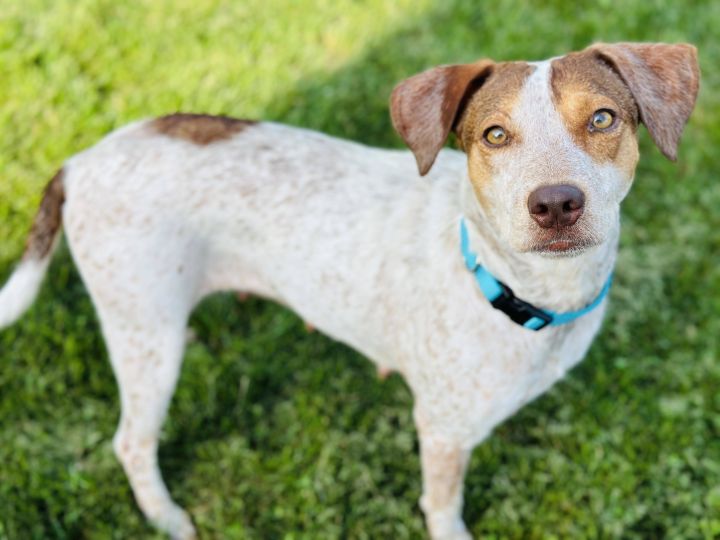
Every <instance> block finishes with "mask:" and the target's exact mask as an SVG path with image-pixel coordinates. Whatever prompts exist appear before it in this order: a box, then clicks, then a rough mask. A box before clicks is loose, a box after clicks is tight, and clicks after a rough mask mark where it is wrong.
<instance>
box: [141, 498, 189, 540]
mask: <svg viewBox="0 0 720 540" xmlns="http://www.w3.org/2000/svg"><path fill="white" fill-rule="evenodd" d="M152 521H153V522H154V523H155V526H156V527H157V528H158V529H161V530H163V531H165V532H166V533H167V534H168V535H169V536H170V538H172V540H197V537H198V536H197V532H196V531H195V527H194V526H193V524H192V520H191V519H190V516H189V515H188V514H187V512H185V510H183V509H182V508H180V507H179V506H175V505H173V506H172V507H171V508H169V509H167V510H166V511H165V512H163V513H162V515H161V516H159V517H153V518H152Z"/></svg>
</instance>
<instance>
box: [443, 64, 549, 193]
mask: <svg viewBox="0 0 720 540" xmlns="http://www.w3.org/2000/svg"><path fill="white" fill-rule="evenodd" d="M535 69H536V68H535V67H533V66H531V65H530V64H527V63H525V62H505V63H501V64H496V65H495V66H494V67H493V70H492V73H491V74H490V76H489V77H488V78H487V79H486V80H485V81H484V83H483V85H482V86H481V87H480V88H479V89H478V90H477V91H476V92H475V93H474V94H473V95H472V96H470V97H469V98H468V100H467V106H466V107H465V109H464V111H463V113H462V116H461V117H460V119H459V120H458V122H457V125H456V126H455V133H456V134H457V137H458V142H459V143H460V146H461V147H462V148H463V150H465V153H466V154H467V156H468V170H469V175H470V181H471V182H472V185H473V189H474V191H475V194H476V196H477V198H478V201H479V202H480V204H482V205H483V206H484V205H486V204H489V201H487V200H486V197H485V196H484V195H483V186H484V185H485V184H487V183H488V181H489V179H490V178H492V176H493V167H492V164H491V162H490V156H491V154H492V153H493V152H496V151H497V149H491V148H488V147H487V146H485V145H484V144H483V142H482V136H483V132H484V131H485V130H486V129H487V128H488V127H491V126H492V125H494V124H498V125H503V127H505V128H506V129H508V130H510V128H511V126H510V125H508V123H509V119H510V114H511V112H512V109H513V107H514V106H515V103H516V102H517V100H518V98H519V95H520V90H521V89H522V87H523V86H524V85H525V81H527V79H528V77H529V76H530V74H532V72H533V71H535ZM515 136H516V137H517V136H519V134H517V133H515Z"/></svg>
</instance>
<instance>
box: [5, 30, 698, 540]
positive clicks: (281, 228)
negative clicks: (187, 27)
mask: <svg viewBox="0 0 720 540" xmlns="http://www.w3.org/2000/svg"><path fill="white" fill-rule="evenodd" d="M698 87H699V68H698V64H697V53H696V49H695V48H694V47H693V46H691V45H687V44H654V43H639V44H633V43H618V44H595V45H592V46H590V47H589V48H587V49H585V50H583V51H580V52H576V53H570V54H567V55H565V56H561V57H556V58H552V59H550V60H546V61H541V62H518V61H513V62H505V63H498V62H494V61H491V60H480V61H477V62H475V63H470V64H461V65H447V66H440V67H435V68H432V69H429V70H427V71H424V72H422V73H420V74H418V75H415V76H412V77H410V78H408V79H407V80H404V81H402V82H401V83H399V84H398V85H397V86H396V87H395V89H394V90H393V92H392V96H391V100H390V112H391V117H392V121H393V125H394V127H395V129H396V130H397V132H398V133H399V135H400V136H401V137H402V139H403V140H404V141H405V143H406V144H407V145H408V146H409V148H410V152H408V151H407V150H386V149H378V148H370V147H367V146H364V145H361V144H357V143H354V142H349V141H345V140H340V139H337V138H333V137H329V136H326V135H324V134H321V133H317V132H313V131H309V130H304V129H300V128H294V127H288V126H284V125H280V124H275V123H268V122H253V121H245V120H237V119H232V118H227V117H221V116H209V115H196V114H181V113H176V114H172V115H169V116H164V117H160V118H156V119H151V120H145V121H140V122H137V123H134V124H131V125H129V126H126V127H124V128H121V129H119V130H117V131H115V132H113V133H111V134H110V135H109V136H107V137H106V138H104V139H103V140H102V141H100V142H99V143H98V144H97V145H95V146H93V147H92V148H90V149H88V150H85V151H83V152H81V153H79V154H77V155H75V156H73V157H71V158H70V159H68V160H67V161H66V162H65V164H64V165H63V167H62V168H61V169H60V171H59V172H58V173H57V174H56V175H55V176H54V178H53V179H52V180H51V181H50V183H49V184H48V186H47V188H46V189H45V192H44V196H43V198H42V202H41V204H40V209H39V211H38V214H37V216H36V218H35V221H34V223H33V226H32V230H31V232H30V234H29V237H28V241H27V246H26V249H25V253H24V255H23V258H22V260H21V262H20V263H19V265H18V266H17V268H16V269H15V270H14V272H13V273H12V274H11V276H10V278H9V281H8V282H7V284H6V285H5V287H4V288H3V289H2V291H1V292H0V328H2V327H4V326H7V325H9V324H11V323H12V322H14V321H15V320H17V319H18V318H19V317H20V316H21V314H22V313H23V312H24V311H26V309H27V308H28V307H29V306H30V304H31V303H32V302H33V300H34V298H35V297H36V295H37V292H38V289H39V287H40V284H41V281H42V279H43V276H44V274H45V273H46V270H47V268H48V264H49V261H50V259H51V256H52V253H53V250H54V248H55V246H56V244H57V242H58V238H59V236H60V230H61V228H64V230H65V234H66V237H67V243H68V245H69V248H70V251H71V253H72V256H73V258H74V260H75V262H76V264H77V267H78V269H79V271H80V274H81V276H82V279H83V281H84V283H85V285H86V287H87V289H88V291H89V292H90V295H91V297H92V301H93V303H94V305H95V307H96V310H97V313H98V316H99V320H100V323H101V327H102V332H103V335H104V338H105V341H106V344H107V348H108V352H109V356H110V360H111V363H112V367H113V370H114V373H115V376H116V378H117V381H118V385H119V391H120V400H121V406H122V413H121V418H120V421H119V426H118V429H117V432H116V434H115V436H114V439H113V448H114V450H115V452H116V454H117V457H118V459H119V460H120V462H121V463H122V466H123V468H124V470H125V472H126V474H127V476H128V479H129V481H130V484H131V486H132V490H133V493H134V495H135V498H136V500H137V503H138V505H139V506H140V508H141V509H142V511H143V512H144V514H145V515H146V516H147V517H148V518H149V519H150V520H151V521H152V522H153V523H154V524H155V525H156V526H157V527H159V528H160V529H162V530H163V531H165V532H166V533H168V534H169V535H170V536H172V537H173V538H179V539H189V538H194V537H195V535H196V533H195V529H194V526H193V524H192V522H191V520H190V518H189V516H188V514H187V513H186V512H185V511H184V510H182V509H181V508H180V507H179V506H178V505H176V504H175V503H174V501H173V500H172V499H171V497H170V495H169V493H168V490H167V488H166V487H165V484H164V482H163V479H162V477H161V473H160V470H159V467H158V459H157V449H158V434H159V431H160V429H161V426H162V423H163V420H164V417H165V415H166V412H167V408H168V404H169V402H170V399H171V396H172V394H173V391H174V388H175V384H176V382H177V378H178V373H179V371H180V366H181V362H182V356H183V349H184V340H185V332H186V325H187V322H188V317H189V315H190V312H191V311H192V309H193V307H194V306H195V305H196V304H197V303H198V302H199V301H200V300H201V299H202V298H204V297H205V296H206V295H208V294H210V293H213V292H216V291H227V290H231V291H236V292H239V293H242V294H253V295H258V296H260V297H264V298H268V299H272V300H274V301H276V302H279V303H282V304H284V305H286V306H289V307H290V308H292V309H293V310H294V311H295V312H297V313H298V314H299V315H300V316H301V317H302V318H303V319H304V320H306V321H308V323H309V324H311V325H312V326H313V327H316V328H318V329H319V330H321V331H323V332H324V333H325V334H327V335H329V336H331V337H333V338H334V339H337V340H339V341H341V342H344V343H346V344H348V345H350V346H351V347H353V348H355V349H357V350H358V351H360V352H361V353H362V354H364V355H365V356H367V357H368V358H370V359H371V360H372V361H373V362H375V363H376V365H377V366H378V368H379V369H380V370H382V371H383V372H388V371H390V370H392V371H395V372H398V373H400V374H401V375H402V376H403V377H404V378H405V380H406V381H407V384H408V385H409V387H410V389H411V390H412V393H413V396H414V408H413V417H414V420H415V423H416V426H417V432H418V437H419V443H420V454H421V456H420V457H421V465H422V480H423V489H422V497H421V500H420V506H421V508H422V510H423V512H424V514H425V519H426V524H427V527H428V530H429V533H430V536H431V537H432V538H434V539H467V538H470V534H469V533H468V531H467V529H466V527H465V525H464V523H463V521H462V518H461V511H462V504H463V496H462V490H463V479H464V474H465V469H466V467H467V463H468V458H469V456H470V453H471V451H472V449H473V447H474V446H476V445H477V444H479V443H480V442H481V441H482V440H483V439H485V438H486V437H488V435H489V434H490V432H491V430H492V429H493V427H494V426H496V425H497V424H498V423H500V422H501V421H503V420H504V419H505V418H507V417H509V416H510V415H512V414H513V413H514V412H515V411H517V410H518V409H519V408H520V407H521V406H522V405H524V404H525V403H527V402H529V401H530V400H532V399H533V398H535V397H536V396H538V395H540V394H541V393H543V392H544V391H546V390H547V389H548V388H549V387H550V386H551V385H552V384H553V383H555V382H556V381H557V380H558V379H560V378H561V377H562V376H563V375H564V374H565V373H566V371H567V370H568V369H570V368H571V367H572V366H574V365H575V364H576V363H577V362H579V361H580V360H581V359H582V358H583V356H584V355H585V353H586V351H587V349H588V348H589V346H590V343H591V341H592V340H593V337H594V336H595V334H596V333H597V332H598V329H599V328H600V325H601V321H602V318H603V313H604V311H605V305H606V294H607V291H608V289H609V287H610V281H611V275H612V271H613V267H614V264H615V259H616V253H617V247H618V237H619V217H620V203H621V201H622V200H623V198H624V197H625V196H626V194H627V193H628V190H629V189H630V186H631V184H632V181H633V177H634V171H635V167H636V164H637V161H638V144H637V139H636V131H637V127H638V125H639V123H643V124H644V125H645V126H646V127H647V129H648V131H649V133H650V136H651V137H652V139H653V140H654V142H655V143H656V145H657V146H658V148H659V149H660V150H661V152H662V153H663V154H664V155H665V156H667V157H668V158H670V159H673V160H674V159H675V157H676V152H677V146H678V143H679V139H680V135H681V132H682V130H683V128H684V126H685V124H686V122H687V120H688V118H689V116H690V113H691V111H692V109H693V107H694V104H695V99H696V96H697V92H698ZM451 131H452V132H453V133H454V134H455V137H456V140H457V143H458V145H459V147H460V149H461V151H458V150H452V149H447V148H445V149H443V146H444V145H445V143H446V140H447V138H448V136H449V134H450V132H451ZM416 167H417V169H416Z"/></svg>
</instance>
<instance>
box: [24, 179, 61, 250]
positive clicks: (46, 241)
mask: <svg viewBox="0 0 720 540" xmlns="http://www.w3.org/2000/svg"><path fill="white" fill-rule="evenodd" d="M63 175H64V172H63V169H60V170H59V171H58V172H57V173H56V174H55V176H53V178H52V180H50V182H49V183H48V185H47V186H45V191H44V192H43V197H42V201H41V202H40V209H39V210H38V213H37V214H36V215H35V220H34V221H33V224H32V229H30V234H29V235H28V239H27V243H26V244H25V254H24V255H23V260H33V261H40V260H42V259H44V258H45V257H47V255H48V254H49V253H50V250H51V249H52V246H53V243H54V242H55V238H56V237H57V235H58V231H59V230H60V227H61V226H62V207H63V203H64V202H65V188H64V186H63Z"/></svg>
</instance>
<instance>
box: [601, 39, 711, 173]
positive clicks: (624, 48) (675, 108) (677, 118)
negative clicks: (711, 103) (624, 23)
mask: <svg viewBox="0 0 720 540" xmlns="http://www.w3.org/2000/svg"><path fill="white" fill-rule="evenodd" d="M589 49H590V50H591V51H594V52H595V54H597V56H598V58H600V59H601V60H602V61H604V62H605V63H606V64H608V65H609V66H610V67H611V68H612V69H614V70H615V72H617V73H618V75H620V78H622V80H623V81H624V82H625V84H626V85H627V86H628V88H629V89H630V92H631V93H632V95H633V98H634V99H635V102H636V103H637V106H638V110H639V112H640V121H641V122H642V123H643V124H645V127H647V129H648V131H649V132H650V136H651V137H652V139H653V141H655V144H656V145H657V146H658V148H660V151H661V152H662V153H663V154H665V156H666V157H667V158H668V159H671V160H673V161H674V160H675V158H676V156H677V146H678V142H679V141H680V135H681V134H682V130H683V127H685V124H686V122H687V121H688V118H689V117H690V113H691V112H692V110H693V107H694V106H695V99H696V98H697V93H698V88H699V85H700V68H699V67H698V61H697V49H696V48H695V47H693V46H692V45H688V44H667V43H616V44H612V45H610V44H605V43H598V44H596V45H593V46H591V47H590V48H589Z"/></svg>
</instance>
